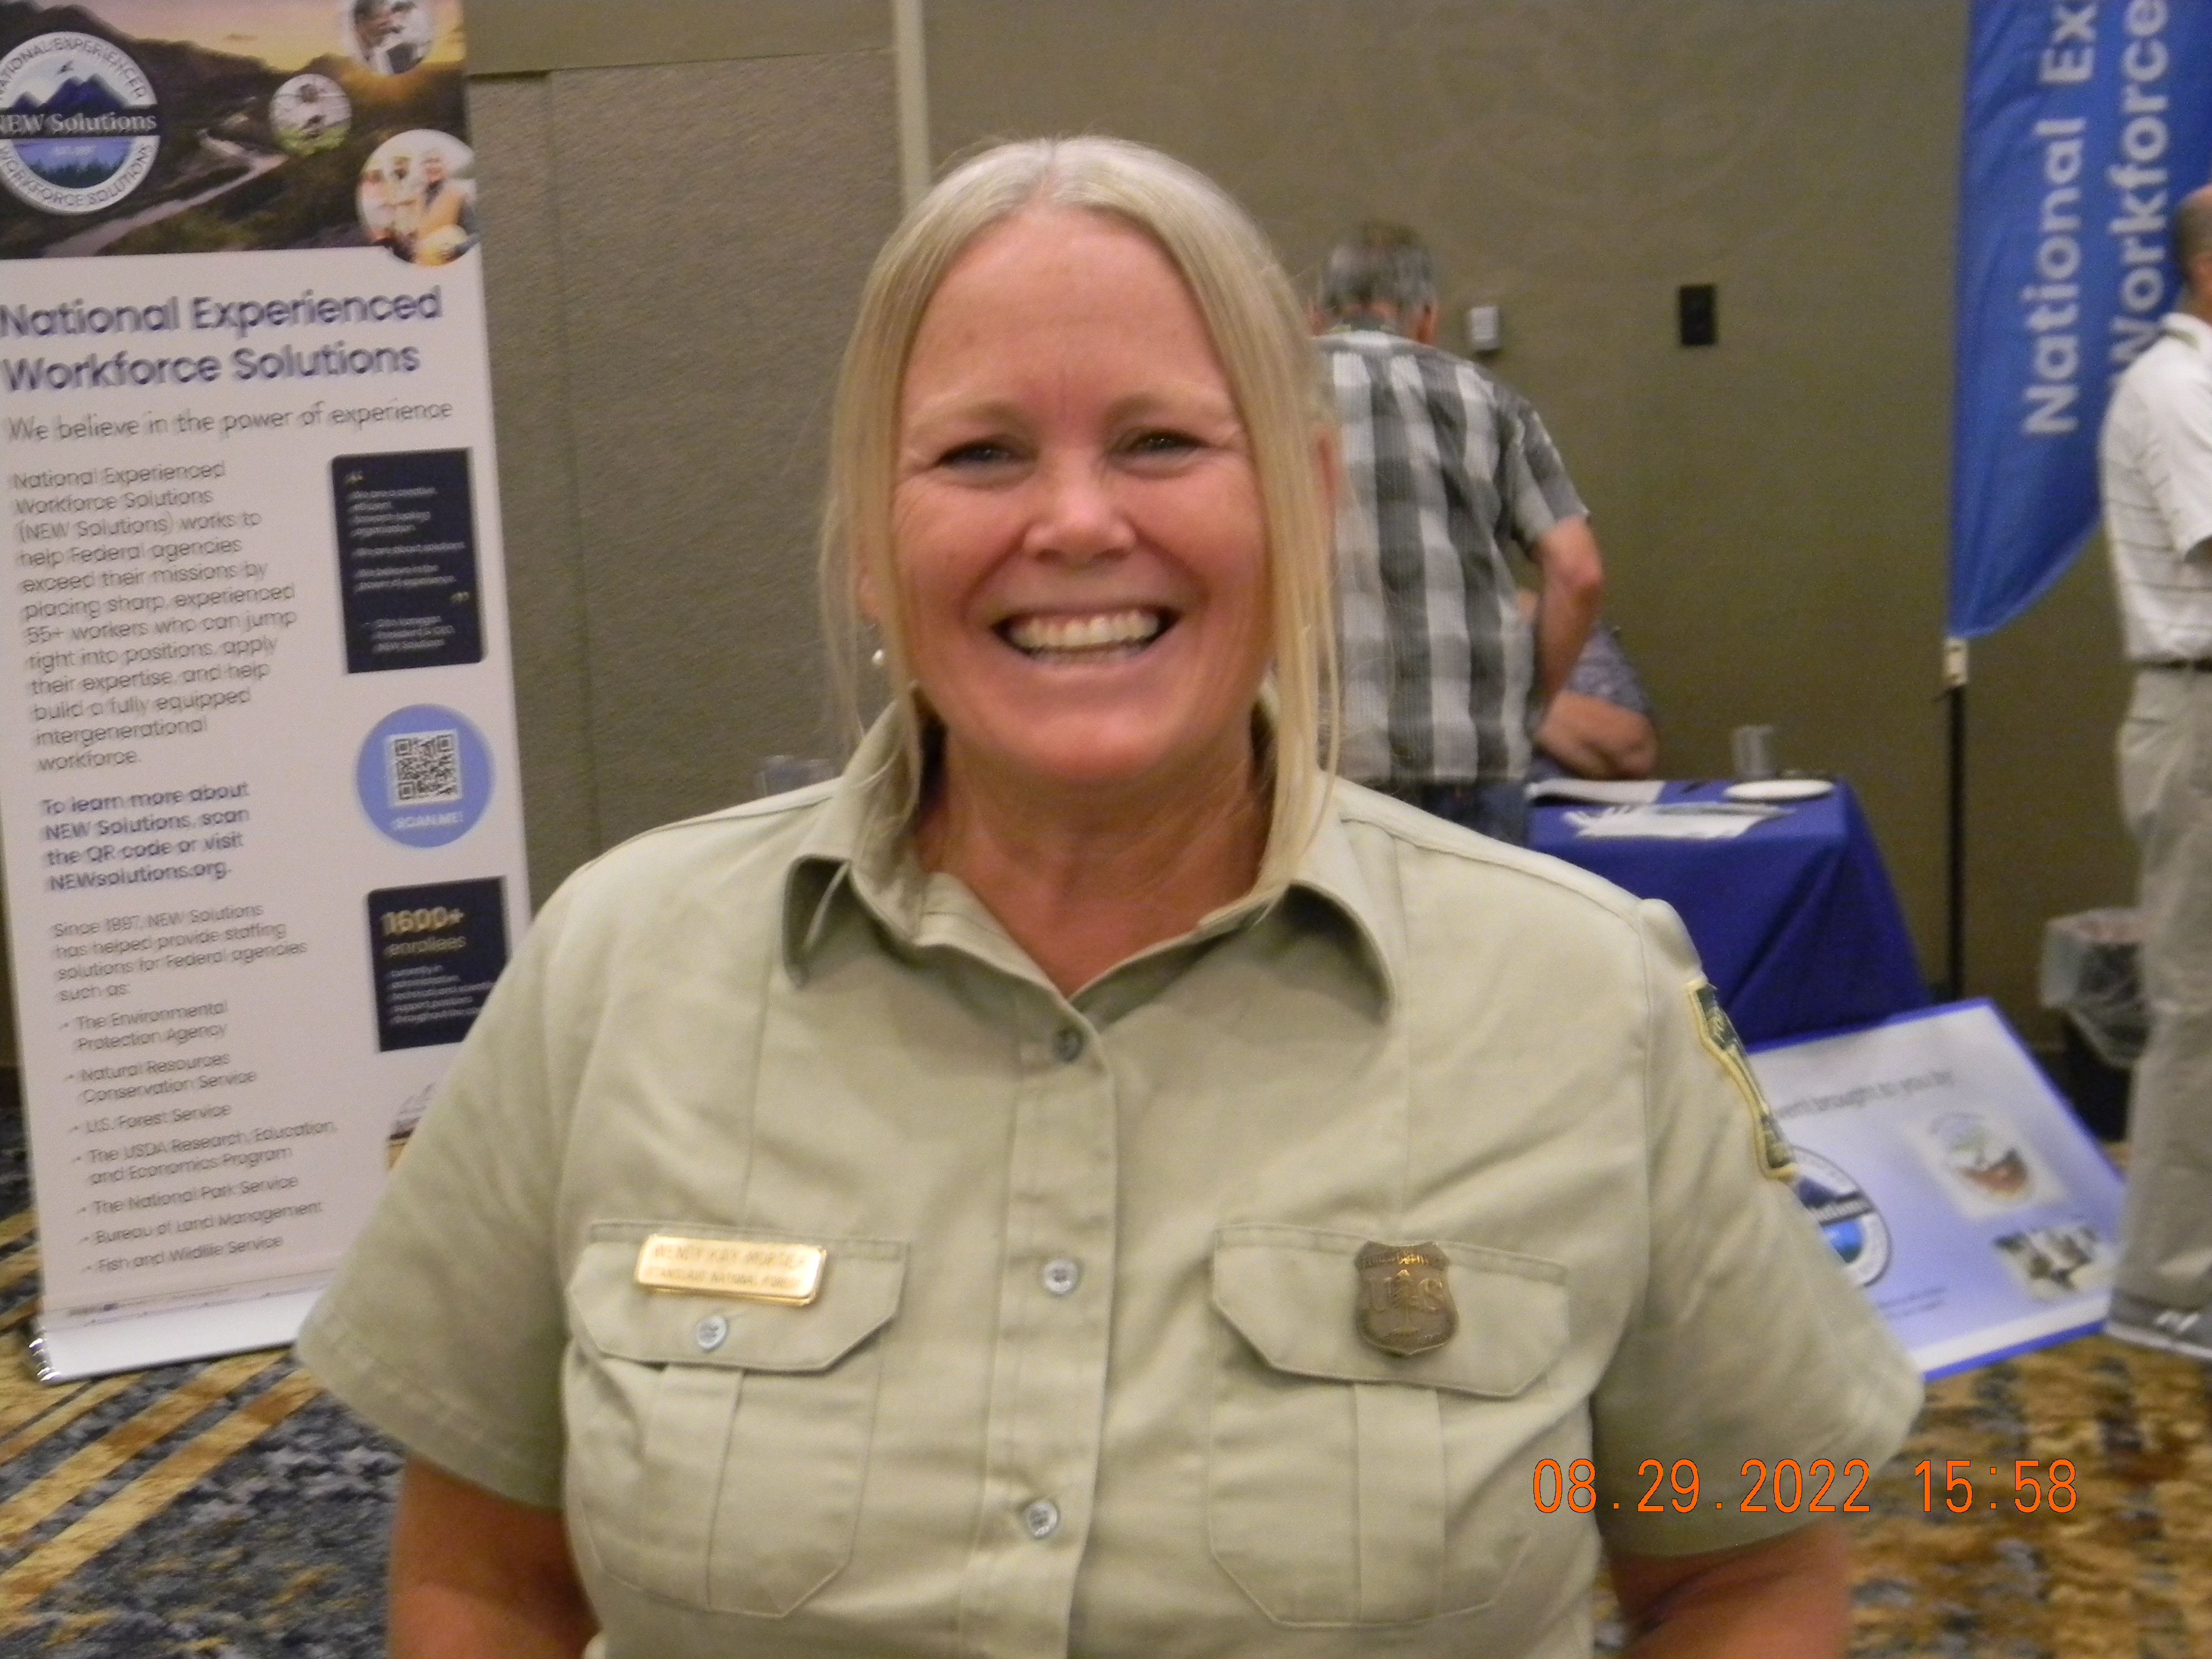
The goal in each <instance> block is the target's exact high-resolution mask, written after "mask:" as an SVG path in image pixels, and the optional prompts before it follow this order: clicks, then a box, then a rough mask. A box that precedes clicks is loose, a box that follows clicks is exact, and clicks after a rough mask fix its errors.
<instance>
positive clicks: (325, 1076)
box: [0, 0, 528, 1377]
mask: <svg viewBox="0 0 2212 1659" xmlns="http://www.w3.org/2000/svg"><path fill="white" fill-rule="evenodd" d="M203 11H204V12H205V13H206V21H205V22H204V24H202V25H199V27H204V30H205V31H206V32H207V38H204V39H190V38H188V39H185V40H175V39H169V40H166V41H165V42H164V43H162V44H161V45H160V46H158V47H155V46H152V45H150V44H149V42H147V41H143V40H139V39H137V37H135V36H134V35H133V34H132V33H131V25H132V23H133V22H134V21H136V20H137V19H139V18H141V17H143V15H144V9H143V7H125V6H124V5H122V4H119V3H118V4H113V5H109V4H106V3H103V0H83V3H82V4H79V5H75V6H72V7H70V8H69V9H67V10H66V11H60V10H58V11H57V12H56V13H55V15H56V16H57V17H66V18H67V19H68V20H69V21H70V26H69V27H66V28H64V27H56V28H53V29H51V30H48V31H47V32H46V33H33V34H32V35H30V36H29V37H28V38H26V39H21V40H18V41H16V42H15V43H14V44H13V45H12V46H9V49H8V50H7V51H6V52H4V54H0V108H4V109H6V110H8V111H9V112H10V116H9V125H8V127H7V129H6V131H5V132H4V133H0V422H4V427H0V429H4V433H5V437H6V447H5V463H4V465H5V472H6V484H7V489H6V496H5V500H6V507H5V516H6V520H7V529H6V543H7V547H8V564H7V569H8V576H9V595H8V598H9V604H10V609H11V614H10V615H9V617H8V618H7V620H6V621H5V622H4V623H0V653H4V658H0V841H4V844H5V846H4V850H5V868H6V879H7V893H8V911H9V950H10V954H11V958H12V964H13V969H14V976H15V996H16V1008H17V1020H18V1030H19V1040H20V1045H21V1064H22V1073H23V1083H24V1096H25V1111H26V1116H27V1125H28V1129H29V1133H30V1142H31V1163H32V1176H33V1187H34V1191H35V1194H36V1197H37V1200H38V1208H39V1219H40V1228H39V1232H40V1255H41V1263H42V1267H43V1271H44V1274H45V1285H44V1299H43V1304H42V1309H41V1313H40V1319H39V1323H38V1335H37V1340H36V1343H35V1352H36V1353H37V1355H38V1358H39V1360H40V1364H41V1368H42V1370H43V1373H44V1374H45V1375H46V1376H49V1377H63V1376H85V1375H89V1374H92V1373H95V1372H100V1371H110V1370H123V1369H128V1368H131V1367H137V1366H144V1365H152V1364H161V1363H164V1362H167V1361H173V1360H179V1359H185V1358H197V1357H200V1356H204V1355H208V1354H212V1353H219V1352H227V1351H234V1350H239V1349H245V1348H252V1347H259V1346H269V1345H271V1344H276V1343H282V1342H285V1341H288V1340H290V1338H291V1337H292V1335H293V1334H294V1333H295V1331H296V1329H297V1328H298V1326H299V1324H300V1322H301V1319H303V1318H304V1317H305V1316H306V1313H307V1309H308V1308H309V1307H310V1306H311V1305H312V1304H313V1300H314V1297H315V1294H316V1292H317V1291H318V1290H319V1287H320V1286H321V1285H322V1284H323V1283H324V1282H325V1280H326V1279H327V1278H328V1277H329V1275H330V1273H331V1270H332V1269H333V1267H335V1266H336V1264H337V1261H338V1259H339V1257H340V1255H342V1253H343V1251H344V1249H345V1248H346V1245H347V1244H348V1243H349V1241H350V1240H351V1238H352V1237H353V1236H354V1234H355V1232H356V1231H357V1230H358V1228H359V1226H360V1225H361V1223H362V1220H363V1219H364V1218H365V1217H366V1215H367V1213H368V1208H369V1206H370V1205H371V1204H372V1203H373V1202H374V1199H375V1197H376V1194H377V1192H378V1189H379V1188H380V1186H381V1184H382V1182H383V1178H384V1172H385V1170H386V1167H387V1164H388V1158H389V1152H388V1148H389V1146H390V1143H391V1141H392V1137H393V1136H394V1135H395V1133H403V1132H404V1130H406V1129H407V1128H409V1127H411V1125H412V1123H413V1121H414V1119H415V1117H416V1115H418V1114H419V1113H420V1112H421V1110H422V1106H423V1103H424V1102H425V1101H426V1100H427V1099H428V1096H429V1094H430V1092H431V1091H432V1090H433V1089H434V1088H435V1086H436V1084H437V1082H438V1080H439V1078H440V1077H441V1074H442V1073H443V1072H444V1070H445V1067H446V1066H447V1061H448V1060H449V1059H450V1058H451V1056H452V1054H453V1044H454V1043H455V1042H458V1041H459V1039H460V1037H461V1036H462V1035H463V1034H464V1033H465V1031H466V1030H467V1029H468V1026H469V1024H470V1022H471V1020H472V1019H473V1018H475V1014H476V1012H477V1009H478V1008H479V1007H480V1006H482V1004H483V999H484V997H485V995H486V994H488V992H489V987H490V985H491V983H492V981H494V980H495V978H496V977H497V975H498V974H499V970H500V969H501V966H503V965H504V963H505V962H506V959H507V952H508V947H509V945H510V942H511V941H512V940H513V938H514V937H515V936H516V935H517V934H518V933H519V932H520V929H521V928H522V927H523V926H524V924H525V922H526V919H527V905H528V899H527V891H526V887H525V884H524V869H523V839H522V815H521V792H520V778H519V775H518V770H517V763H516V753H515V740H514V718H513V693H512V687H511V677H510V674H509V671H508V654H507V651H508V647H507V627H506V592H505V577H504V574H503V570H502V568H501V541H500V518H499V501H498V492H497V489H496V473H495V465H494V455H493V446H492V419H491V396H490V385H489V373H488V367H487V358H486V353H485V344H484V323H483V281H482V275H481V254H480V253H479V252H478V250H477V212H476V199H475V191H476V184H475V177H474V173H475V167H474V156H473V154H472V152H471V150H470V149H469V146H468V143H467V142H466V137H467V126H466V124H465V117H464V106H463V96H464V85H463V64H462V40H461V34H460V16H459V6H458V3H457V0H406V3H391V4H386V5H380V6H375V7H358V8H357V7H350V6H343V5H339V4H336V3H333V0H261V3H260V4H259V5H258V6H257V8H256V9H255V13H256V15H255V22H256V29H257V32H256V33H253V34H252V36H251V37H246V38H241V37H240V36H239V35H237V34H236V33H228V31H234V30H235V29H236V28H237V27H239V26H238V23H237V21H236V20H235V18H234V17H233V16H232V15H231V14H230V13H229V12H228V11H224V10H222V9H220V8H217V9H212V10H211V11H210V10H208V9H203ZM194 15H195V14H194V12H193V11H192V9H189V8H179V9H173V10H172V12H171V13H169V14H167V15H166V19H165V21H167V22H168V24H169V25H170V26H171V27H185V28H190V27H194V25H193V23H192V21H191V20H192V19H193V17H194Z"/></svg>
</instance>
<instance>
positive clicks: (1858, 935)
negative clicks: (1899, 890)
mask: <svg viewBox="0 0 2212 1659" xmlns="http://www.w3.org/2000/svg"><path fill="white" fill-rule="evenodd" d="M1725 787H1727V786H1726V785H1724V784H1719V783H1670V784H1668V786H1667V789H1666V793H1665V794H1664V795H1663V796H1662V799H1664V800H1668V801H1691V800H1718V799H1721V791H1722V790H1723V788H1725ZM1589 810H1591V809H1589V808H1588V807H1582V808H1576V807H1561V806H1539V807H1537V808H1536V809H1535V811H1534V812H1532V813H1531V814H1530V825H1529V842H1530V845H1532V846H1533V847H1534V848H1536V850H1537V851H1538V852H1540V853H1549V854H1552V855H1553V856H1554V857H1555V858H1562V859H1565V860H1567V861H1568V862H1569V863H1570V864H1578V865H1580V866H1582V867H1583V869H1585V870H1588V871H1590V872H1593V873H1595V874H1597V875H1601V876H1603V877H1604V878H1606V879H1607V881H1610V882H1613V883H1615V884H1618V885H1620V886H1622V887H1626V889H1627V890H1629V891H1630V892H1632V893H1635V894H1638V895H1639V896H1642V897H1644V898H1656V899H1664V900H1666V901H1667V902H1668V903H1669V904H1671V905H1673V906H1674V908H1675V909H1676V910H1677V911H1679V912H1680V914H1681V917H1682V921H1683V923H1684V925H1685V926H1686V927H1688V928H1689V930H1690V937H1691V939H1692V940H1694V941H1695V942H1696V944H1697V947H1698V954H1699V956H1700V957H1703V958H1704V959H1705V974H1706V975H1707V977H1709V978H1710V979H1711V981H1712V982H1713V985H1714V987H1715V988H1716V989H1717V990H1718V991H1719V992H1720V994H1721V1003H1722V1006H1724V1007H1725V1008H1727V1010H1728V1011H1729V1017H1730V1018H1732V1019H1734V1020H1735V1024H1736V1029H1737V1030H1739V1031H1741V1033H1742V1034H1743V1039H1744V1041H1745V1042H1769V1041H1771V1040H1772V1039H1774V1038H1777V1037H1787V1036H1802V1035H1803V1034H1804V1033H1805V1032H1808V1031H1825V1030H1834V1029H1836V1028H1837V1027H1838V1026H1844V1025H1862V1024H1868V1023H1869V1022H1871V1021H1874V1020H1877V1019H1882V1018H1887V1017H1888V1016H1889V1015H1891V1014H1897V1013H1903V1012H1906V1011H1907V1010H1909V1009H1913V1008H1921V1007H1925V1006H1927V1004H1928V990H1927V987H1926V985H1925V983H1924V982H1923V981H1922V979H1921V977H1920V969H1919V965H1918V963H1916V962H1915V961H1914V959H1913V955H1912V940H1911V936H1910V935H1908V934H1907V933H1906V932H1905V918H1904V916H1903V915H1901V914H1900V913H1899V910H1898V908H1897V894H1896V891H1895V890H1894V889H1893V888H1892V887H1891V886H1890V884H1889V872H1888V871H1887V870H1886V869H1884V868H1883V866H1882V862H1881V851H1880V849H1879V848H1876V847H1875V841H1874V833H1873V831H1872V830H1870V829H1868V827H1867V822H1866V817H1865V816H1864V814H1863V813H1862V812H1861V811H1859V808H1858V803H1857V800H1855V799H1853V798H1852V795H1851V792H1850V788H1849V787H1846V786H1845V785H1843V784H1840V783H1839V784H1838V785H1837V786H1836V790H1835V793H1833V794H1831V795H1827V796H1825V797H1823V798H1822V799H1819V800H1811V801H1796V802H1792V803H1791V804H1790V813H1789V816H1788V817H1778V818H1769V819H1766V820H1765V821H1763V822H1761V823H1755V824H1753V826H1752V827H1751V828H1750V829H1747V830H1746V831H1744V833H1743V834H1742V835H1741V836H1736V837H1735V838H1734V839H1733V840H1729V841H1658V840H1630V839H1621V840H1611V839H1607V840H1589V839H1583V838H1579V837H1577V836H1576V834H1575V829H1574V826H1573V824H1571V823H1569V822H1568V819H1567V814H1568V813H1569V812H1570V811H1589Z"/></svg>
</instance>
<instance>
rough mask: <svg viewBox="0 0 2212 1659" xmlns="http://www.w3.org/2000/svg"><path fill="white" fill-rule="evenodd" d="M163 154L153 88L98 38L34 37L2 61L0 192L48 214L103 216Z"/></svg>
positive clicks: (62, 34) (62, 33)
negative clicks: (1, 186)
mask: <svg viewBox="0 0 2212 1659" xmlns="http://www.w3.org/2000/svg"><path fill="white" fill-rule="evenodd" d="M159 149H161V112H160V109H159V107H158V106H157V105H156V103H155V97H154V83H153V82H151V81H149V80H148V79H147V78H146V73H145V71H144V70H142V69H140V68H139V67H138V65H137V64H135V63H134V62H132V61H131V58H129V57H128V56H127V55H126V54H125V52H124V51H123V49H122V48H121V47H119V46H112V45H110V44H109V43H108V42H107V41H105V40H101V39H100V38H99V36H97V35H92V34H79V33H76V32H74V31H72V30H67V29H64V30H58V31H56V32H55V33H52V34H36V35H33V36H32V37H31V38H30V39H29V40H26V41H24V42H23V44H22V45H21V46H17V47H16V48H15V51H13V52H9V54H8V55H7V56H6V57H5V58H0V184H4V185H7V187H8V189H9V191H10V192H11V193H12V194H14V195H15V197H17V198H18V199H20V200H21V201H23V202H26V203H28V204H30V205H31V206H33V207H34V208H38V209H40V210H42V211H44V212H47V213H97V212H99V211H100V209H102V208H104V207H110V206H112V205H113V204H115V203H117V202H119V201H121V200H122V199H123V198H124V197H126V196H128V195H129V194H130V193H131V191H134V190H136V189H137V188H138V186H139V185H141V184H143V182H144V181H145V178H146V175H147V174H148V173H150V172H152V171H153V169H154V156H155V152H156V151H158V150H159Z"/></svg>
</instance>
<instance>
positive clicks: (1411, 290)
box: [1314, 219, 1437, 317]
mask: <svg viewBox="0 0 2212 1659" xmlns="http://www.w3.org/2000/svg"><path fill="white" fill-rule="evenodd" d="M1436 302H1437V270H1436V265H1435V263H1434V262H1433V261H1432V260H1431V258H1429V250H1428V249H1427V247H1426V246H1424V245H1423V244H1422V241H1421V239H1420V238H1419V236H1417V235H1415V234H1413V232H1412V231H1411V230H1408V229H1407V228H1406V227H1405V226H1403V225H1394V224H1390V223H1388V222H1385V221H1383V220H1381V219H1370V220H1369V221H1367V222H1366V223H1364V224H1363V225H1361V226H1360V227H1359V228H1358V230H1355V231H1354V232H1352V234H1351V235H1349V236H1347V237H1346V238H1345V239H1344V240H1342V241H1340V242H1339V243H1338V244H1337V245H1336V246H1334V247H1333V248H1331V249H1330V250H1329V251H1328V261H1327V263H1325V264H1323V265H1322V270H1321V284H1320V287H1319V289H1317V290H1316V293H1315V295H1314V303H1315V304H1316V305H1317V306H1319V307H1321V309H1322V310H1323V311H1325V312H1327V313H1328V314H1329V315H1330V316H1332V317H1347V316H1350V315H1352V314H1353V313H1356V312H1362V311H1371V310H1373V309H1374V308H1375V307H1376V306H1389V307H1390V308H1391V309H1392V310H1393V311H1395V312H1396V313H1398V314H1399V315H1400V316H1401V317H1409V316H1411V315H1413V313H1415V312H1417V311H1419V310H1421V309H1422V308H1423V307H1426V306H1432V305H1434V304H1435V303H1436Z"/></svg>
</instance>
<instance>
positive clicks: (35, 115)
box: [0, 0, 468, 259]
mask: <svg viewBox="0 0 2212 1659" xmlns="http://www.w3.org/2000/svg"><path fill="white" fill-rule="evenodd" d="M356 14H360V15H362V21H358V22H357V21H356ZM395 16H398V17H399V18H400V19H401V22H400V23H399V24H398V25H397V26H395V25H394V24H393V23H392V21H391V20H392V19H393V18H394V17H395ZM241 19H249V20H250V23H251V27H252V33H246V32H244V30H243V29H242V28H241V27H240V20H241ZM406 20H419V21H416V22H415V23H413V25H412V27H413V29H414V31H415V32H416V33H418V34H419V36H420V39H419V40H409V39H403V38H399V36H398V34H396V33H391V31H392V30H393V29H394V28H395V27H408V24H407V21H406ZM377 28H383V29H385V30H386V32H387V33H386V36H385V37H383V38H380V37H379V35H378V34H377V33H375V32H374V31H375V30H376V29H377ZM70 48H76V50H74V51H72V50H70ZM118 53H119V54H120V58H119V59H118V57H117V56H116V54H118ZM464 68H465V66H464V63H463V56H462V36H461V29H460V8H459V5H458V4H457V3H453V0H446V3H444V4H442V5H441V4H440V3H439V0H374V3H370V4H367V5H362V6H355V7H351V8H349V7H347V6H345V5H342V4H339V3H337V0H262V3H259V4H258V5H255V6H252V7H250V8H247V7H240V6H234V5H192V4H180V3H177V0H86V3H82V4H60V5H42V4H38V3H34V0H0V149H5V150H6V151H8V152H9V154H7V155H0V185H6V188H5V189H0V258H4V259H26V258H81V257H84V256H88V255H93V254H108V253H119V254H133V253H218V252H246V251H256V250H264V249H279V248H309V247H356V246H365V245H367V244H368V243H369V242H370V241H371V240H372V237H371V235H370V234H369V231H368V229H367V228H365V227H364V226H363V224H362V215H361V211H360V208H359V204H358V200H357V197H358V193H359V191H360V189H361V185H362V177H363V172H364V169H365V168H366V167H368V163H369V159H370V157H371V156H372V155H374V154H375V153H376V151H377V150H378V149H379V148H380V146H382V145H384V144H386V143H388V142H389V141H390V140H392V139H393V138H394V137H398V136H399V135H401V134H403V133H408V132H420V131H428V132H435V133H444V134H447V135H450V136H451V137H452V138H453V140H454V141H455V142H456V143H462V142H465V140H466V138H467V137H468V126H467V118H466V114H465V101H464V94H465V88H464V85H463V77H464ZM134 69H135V71H136V76H137V78H138V79H139V80H140V81H141V82H143V83H145V84H149V85H150V88H151V106H152V109H153V112H154V115H155V121H154V128H155V131H157V132H158V143H157V145H156V147H155V148H154V150H153V154H152V155H151V158H150V159H151V165H150V166H149V167H144V169H143V177H140V178H137V179H136V180H135V182H134V181H133V180H132V179H131V178H130V177H129V176H128V174H127V173H126V174H125V175H124V176H122V177H120V178H118V179H117V180H116V183H117V184H118V185H124V186H127V189H126V190H125V193H123V194H121V195H120V196H119V197H118V198H117V199H113V200H112V201H111V200H108V199H106V197H107V196H109V195H112V194H113V191H106V192H102V191H98V190H97V188H96V186H97V185H98V182H99V180H100V179H101V177H103V176H104V175H105V174H106V173H110V172H112V170H113V169H115V168H116V167H118V166H119V165H121V164H122V162H123V161H124V152H125V149H126V148H127V147H129V146H130V145H131V144H132V143H133V142H134V141H133V140H131V139H130V138H113V137H89V138H86V137H60V138H58V137H50V136H46V135H48V134H50V133H52V132H55V131H60V132H63V133H81V132H84V131H100V129H99V128H98V127H97V126H95V125H94V122H95V121H96V120H97V119H98V118H107V119H108V120H109V122H110V124H111V125H112V124H113V122H114V121H115V120H116V118H118V117H124V116H126V115H136V116H138V117H139V118H141V119H142V120H143V112H141V111H140V110H139V109H138V108H137V106H135V105H134V103H133V100H132V99H131V94H130V88H127V87H125V86H123V85H121V84H120V83H121V82H125V81H127V80H130V79H131V78H132V70H134ZM72 117H74V118H76V120H75V121H74V122H72V120H71V119H70V118H72ZM34 124H35V126H34ZM33 126H34V130H35V131H36V132H37V134H38V135H39V136H36V137H25V136H23V135H24V132H25V131H26V129H27V128H33ZM137 142H141V143H143V142H145V141H143V140H140V141H137ZM19 179H20V180H21V184H22V185H27V186H28V187H29V188H28V189H25V188H22V187H19V184H18V180H19ZM42 186H43V187H50V188H42Z"/></svg>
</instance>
